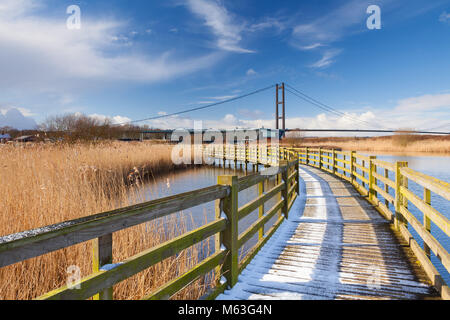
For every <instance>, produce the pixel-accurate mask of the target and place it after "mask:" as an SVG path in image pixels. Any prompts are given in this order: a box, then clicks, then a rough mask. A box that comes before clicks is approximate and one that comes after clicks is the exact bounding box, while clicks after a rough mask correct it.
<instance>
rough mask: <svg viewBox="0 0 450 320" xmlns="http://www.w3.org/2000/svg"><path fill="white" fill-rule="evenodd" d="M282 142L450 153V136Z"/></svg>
mask: <svg viewBox="0 0 450 320" xmlns="http://www.w3.org/2000/svg"><path fill="white" fill-rule="evenodd" d="M282 144H285V145H290V146H297V147H324V148H336V149H342V150H354V151H367V152H405V153H407V152H421V153H434V154H450V136H420V135H407V134H405V135H402V134H399V135H394V136H386V137H372V138H355V137H324V138H288V139H286V140H284V141H283V142H282Z"/></svg>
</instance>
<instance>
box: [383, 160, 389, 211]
mask: <svg viewBox="0 0 450 320" xmlns="http://www.w3.org/2000/svg"><path fill="white" fill-rule="evenodd" d="M384 177H385V178H386V179H389V169H384ZM384 192H386V193H387V194H389V185H388V184H387V183H385V184H384ZM384 205H385V206H386V208H389V201H388V200H387V199H385V200H384Z"/></svg>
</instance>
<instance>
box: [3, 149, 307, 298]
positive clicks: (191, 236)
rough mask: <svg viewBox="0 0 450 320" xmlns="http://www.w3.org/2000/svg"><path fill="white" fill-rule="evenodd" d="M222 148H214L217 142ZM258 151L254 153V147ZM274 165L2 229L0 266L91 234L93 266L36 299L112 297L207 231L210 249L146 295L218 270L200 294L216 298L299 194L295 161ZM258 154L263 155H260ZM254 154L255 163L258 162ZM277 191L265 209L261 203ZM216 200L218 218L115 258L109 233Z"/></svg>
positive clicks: (232, 154) (230, 154)
mask: <svg viewBox="0 0 450 320" xmlns="http://www.w3.org/2000/svg"><path fill="white" fill-rule="evenodd" d="M221 150H222V151H221V152H222V156H223V157H224V158H227V159H233V160H235V159H237V158H239V157H242V158H243V159H250V158H251V152H250V151H249V150H248V151H244V153H242V152H241V153H240V154H239V153H238V152H237V148H236V147H235V146H226V147H221ZM216 151H217V152H219V150H216ZM255 156H256V157H257V158H258V157H259V155H258V153H257V154H255ZM269 157H272V156H267V157H266V158H265V159H266V161H269V162H270V161H272V160H273V161H275V160H276V162H277V163H278V164H280V167H279V168H278V170H277V171H276V172H272V173H271V174H270V175H268V174H261V173H254V174H251V175H248V176H245V177H242V178H238V177H237V176H219V177H218V184H217V185H214V186H211V187H208V188H204V189H200V190H194V191H191V192H187V193H183V194H179V195H176V196H172V197H167V198H163V199H158V200H155V201H150V202H147V203H142V204H138V205H135V206H131V207H127V208H122V209H118V210H114V211H111V212H106V213H101V214H97V215H94V216H89V217H85V218H81V219H77V220H72V221H66V222H63V223H60V224H56V225H52V226H47V227H44V228H41V229H36V230H31V231H27V232H21V233H17V234H13V235H9V236H4V237H0V268H1V267H5V266H8V265H11V264H15V263H19V262H21V261H24V260H26V259H30V258H34V257H37V256H41V255H43V254H46V253H50V252H53V251H56V250H59V249H62V248H67V247H70V246H73V245H76V244H79V243H82V242H85V241H93V242H94V246H93V247H94V250H93V251H94V252H93V258H94V259H93V272H92V274H90V275H89V276H87V277H84V278H83V279H81V281H80V282H79V283H77V286H78V288H74V287H73V286H72V285H66V286H63V287H61V288H58V289H56V290H54V291H51V292H49V293H47V294H44V295H43V296H41V297H39V298H38V299H41V300H47V299H52V300H57V299H65V300H66V299H69V300H77V299H88V298H91V297H93V298H94V299H102V300H110V299H113V286H114V285H116V284H117V283H119V282H121V281H123V280H125V279H127V278H130V277H132V276H133V275H136V274H137V273H139V272H141V271H143V270H145V269H147V268H149V267H151V266H153V265H155V264H157V263H159V262H161V261H163V260H165V259H167V258H169V257H172V256H175V255H176V254H178V253H179V252H181V251H182V250H184V249H187V248H189V247H192V246H193V245H195V244H197V243H200V242H201V241H203V240H206V239H208V238H210V237H212V236H214V237H215V246H216V248H215V249H216V250H215V252H214V253H213V254H212V255H210V256H209V257H207V258H205V259H204V260H203V261H202V262H200V263H199V264H198V265H197V266H195V267H194V268H192V269H191V270H189V271H188V272H187V273H185V274H183V275H181V276H180V277H178V278H176V279H174V280H172V281H170V282H169V283H167V284H165V285H164V286H162V287H161V288H158V289H157V290H155V291H154V292H152V293H151V294H150V295H148V296H146V297H144V299H167V298H170V297H172V296H173V295H175V294H176V293H177V292H179V291H180V290H182V289H183V288H185V287H186V286H188V285H189V284H191V283H192V282H193V281H195V280H197V279H199V278H200V277H201V276H203V275H205V274H208V273H210V272H212V271H213V270H215V276H216V279H217V283H216V286H215V287H214V288H212V289H211V290H210V292H208V294H207V295H205V297H204V298H205V299H214V298H215V297H216V296H217V295H218V294H220V293H221V292H223V291H224V290H225V289H226V288H227V287H232V286H234V285H235V284H236V282H237V277H238V275H239V273H240V272H241V271H242V270H243V269H244V268H245V266H247V265H248V263H249V262H250V261H251V259H252V258H253V257H254V256H255V254H256V253H257V252H258V251H259V249H260V248H261V247H262V246H263V245H264V244H265V243H266V242H267V241H268V240H269V239H270V237H271V236H272V235H273V234H274V232H275V231H276V230H277V228H278V227H279V226H280V224H281V223H282V222H283V221H284V219H286V218H288V214H289V211H290V209H291V207H292V204H293V203H294V201H295V199H296V197H297V195H298V186H299V181H298V178H299V177H298V170H297V169H298V162H297V161H291V162H287V161H278V160H279V159H269ZM261 159H262V157H261ZM257 162H258V161H257V159H256V160H255V163H256V164H257ZM274 177H275V178H276V185H275V186H274V187H273V188H271V189H270V190H264V185H265V182H266V181H268V180H269V179H271V178H274ZM256 185H257V186H258V195H257V197H256V198H255V199H253V200H252V201H250V202H249V203H247V204H246V205H244V206H242V207H238V199H239V192H241V191H243V190H245V189H248V188H250V187H253V186H256ZM271 199H275V205H273V206H272V207H271V208H270V209H269V210H268V211H266V210H265V207H264V205H265V204H266V203H267V202H268V201H269V200H271ZM211 201H216V206H215V207H216V219H215V220H214V221H213V222H211V223H208V224H206V225H204V226H202V227H200V228H198V229H195V230H193V231H190V232H188V233H186V234H183V235H181V236H179V237H176V238H174V239H171V240H169V241H167V242H164V243H162V244H160V245H158V246H156V247H153V248H150V249H148V250H146V251H143V252H140V253H139V254H137V255H134V256H132V257H130V258H128V259H126V260H125V261H121V262H119V263H115V264H113V263H112V262H113V256H112V246H113V242H112V235H113V233H114V232H118V231H120V230H124V229H127V228H130V227H133V226H136V225H139V224H142V223H146V222H149V221H151V220H155V219H158V218H162V217H165V216H168V215H171V214H173V213H176V212H179V211H181V210H185V209H188V208H192V207H196V206H198V205H201V204H204V203H208V202H211ZM256 210H258V212H259V215H258V219H257V220H256V221H255V222H254V223H253V224H252V225H250V226H249V227H248V229H247V230H245V231H244V232H243V233H242V234H239V232H238V226H239V221H241V220H242V219H243V218H244V217H246V216H248V215H249V214H250V213H252V212H255V211H256ZM277 213H278V219H277V220H276V222H275V223H274V224H273V226H272V227H271V228H270V229H269V230H267V231H266V230H264V227H265V225H266V224H267V223H268V222H269V220H271V218H273V217H274V216H275V215H276V214H277ZM256 233H258V241H257V243H256V244H255V245H254V246H253V247H252V248H251V249H250V250H249V252H248V254H247V256H245V257H244V258H243V259H242V260H241V261H239V259H238V254H239V249H240V248H241V247H242V246H243V245H244V244H246V243H247V242H248V241H249V240H250V239H251V238H252V237H253V236H254V235H255V234H256Z"/></svg>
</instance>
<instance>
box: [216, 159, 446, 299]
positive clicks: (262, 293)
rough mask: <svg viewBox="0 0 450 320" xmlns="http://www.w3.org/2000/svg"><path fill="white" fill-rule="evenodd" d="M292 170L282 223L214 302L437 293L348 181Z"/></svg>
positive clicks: (429, 296) (404, 246) (402, 296)
mask: <svg viewBox="0 0 450 320" xmlns="http://www.w3.org/2000/svg"><path fill="white" fill-rule="evenodd" d="M299 171H300V181H301V190H300V196H299V198H298V199H297V201H296V203H295V205H294V207H293V208H292V210H291V213H290V216H289V221H285V222H284V223H283V224H282V225H281V226H280V228H279V229H278V231H277V232H276V233H275V234H274V235H273V237H272V238H271V239H270V240H269V241H268V242H267V244H266V245H265V246H264V247H263V248H262V249H261V251H260V252H259V253H258V254H257V255H256V257H255V258H254V259H253V260H252V262H251V263H250V264H249V265H248V266H247V268H246V269H245V270H244V271H243V272H242V274H241V275H240V276H239V279H238V283H237V284H236V285H235V286H234V287H233V288H232V289H231V290H227V291H225V292H224V294H222V295H220V296H219V297H218V299H219V300H235V299H238V300H239V299H243V300H252V299H295V300H297V299H307V300H312V299H314V300H315V299H326V300H330V299H437V298H439V294H438V292H437V291H436V290H435V289H434V288H433V287H432V286H431V283H430V282H429V279H428V277H427V276H426V274H425V272H424V270H423V269H422V267H420V264H418V263H417V259H416V258H415V256H414V254H413V253H412V251H411V249H410V247H409V246H408V245H407V243H404V241H403V240H401V239H402V238H401V237H400V236H399V235H398V234H397V233H396V232H395V231H394V229H393V228H392V225H391V224H390V223H389V222H388V221H386V220H385V219H384V218H383V217H381V216H380V214H379V213H378V212H377V211H376V210H375V209H374V208H373V207H372V206H371V205H370V204H369V203H368V202H367V201H366V200H365V199H364V198H363V197H362V196H361V195H360V194H359V193H358V192H357V191H356V190H355V189H354V188H353V186H352V185H351V184H350V183H348V182H345V181H343V180H341V179H339V178H336V177H334V176H332V175H330V174H328V173H325V172H323V171H321V170H318V169H315V168H312V167H309V166H308V167H306V166H300V169H299Z"/></svg>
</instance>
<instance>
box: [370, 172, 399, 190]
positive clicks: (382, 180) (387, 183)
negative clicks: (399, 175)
mask: <svg viewBox="0 0 450 320" xmlns="http://www.w3.org/2000/svg"><path fill="white" fill-rule="evenodd" d="M373 176H374V177H375V178H376V179H377V180H379V181H381V182H383V183H384V184H386V185H388V186H389V187H391V188H392V189H394V190H395V181H392V180H391V179H389V178H386V177H383V176H382V175H380V174H378V173H376V172H374V173H373Z"/></svg>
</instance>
